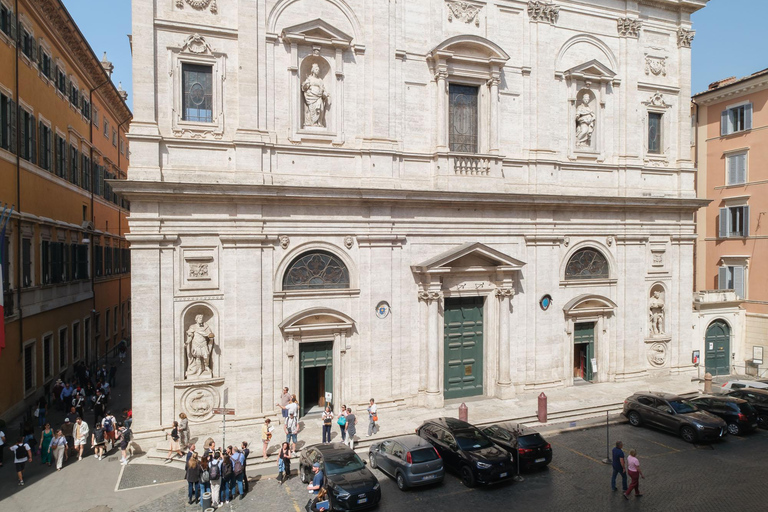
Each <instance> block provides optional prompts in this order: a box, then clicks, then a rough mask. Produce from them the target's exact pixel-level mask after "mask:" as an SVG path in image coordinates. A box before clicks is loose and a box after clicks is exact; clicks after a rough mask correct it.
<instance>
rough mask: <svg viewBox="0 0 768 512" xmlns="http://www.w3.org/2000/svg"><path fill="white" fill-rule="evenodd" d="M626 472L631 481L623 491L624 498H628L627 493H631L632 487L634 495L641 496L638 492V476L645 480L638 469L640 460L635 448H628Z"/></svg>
mask: <svg viewBox="0 0 768 512" xmlns="http://www.w3.org/2000/svg"><path fill="white" fill-rule="evenodd" d="M627 473H629V478H631V479H632V481H631V482H630V484H629V487H628V488H627V490H626V491H625V492H624V498H625V499H627V500H628V499H629V495H630V494H632V489H634V490H635V496H636V497H639V496H642V493H641V492H640V478H642V479H643V480H645V475H644V474H643V472H642V471H641V470H640V461H639V460H638V458H637V450H635V449H632V450H629V457H627Z"/></svg>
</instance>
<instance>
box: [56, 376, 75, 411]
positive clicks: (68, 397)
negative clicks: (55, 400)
mask: <svg viewBox="0 0 768 512" xmlns="http://www.w3.org/2000/svg"><path fill="white" fill-rule="evenodd" d="M74 391H75V389H74V388H73V387H72V384H70V383H69V382H67V383H66V384H65V385H64V387H63V388H62V390H61V394H59V400H61V410H62V411H66V410H67V407H69V404H70V403H72V393H73V392H74Z"/></svg>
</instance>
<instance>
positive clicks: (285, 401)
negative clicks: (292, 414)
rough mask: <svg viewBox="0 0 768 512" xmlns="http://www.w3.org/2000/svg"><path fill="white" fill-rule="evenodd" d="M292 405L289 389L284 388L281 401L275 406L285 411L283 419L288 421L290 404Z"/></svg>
mask: <svg viewBox="0 0 768 512" xmlns="http://www.w3.org/2000/svg"><path fill="white" fill-rule="evenodd" d="M289 403H291V395H290V393H288V388H283V392H282V394H281V395H280V400H279V401H278V402H277V403H276V404H275V405H276V406H278V407H279V408H280V409H282V411H283V418H284V420H283V421H285V420H287V419H288V404H289Z"/></svg>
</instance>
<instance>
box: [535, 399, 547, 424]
mask: <svg viewBox="0 0 768 512" xmlns="http://www.w3.org/2000/svg"><path fill="white" fill-rule="evenodd" d="M536 415H537V416H538V418H539V423H546V422H547V395H545V394H544V393H542V394H540V395H539V411H538V412H537V413H536Z"/></svg>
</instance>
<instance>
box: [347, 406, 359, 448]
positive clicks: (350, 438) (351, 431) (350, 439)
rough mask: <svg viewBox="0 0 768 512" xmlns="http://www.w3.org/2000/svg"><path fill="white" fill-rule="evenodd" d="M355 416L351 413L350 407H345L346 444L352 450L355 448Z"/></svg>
mask: <svg viewBox="0 0 768 512" xmlns="http://www.w3.org/2000/svg"><path fill="white" fill-rule="evenodd" d="M356 425H357V418H356V417H355V415H354V414H353V413H352V409H350V408H347V423H346V425H345V428H346V430H347V441H346V443H347V446H349V447H350V448H351V449H352V450H354V449H355V434H357V426H356Z"/></svg>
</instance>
